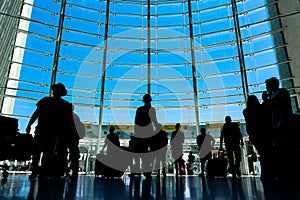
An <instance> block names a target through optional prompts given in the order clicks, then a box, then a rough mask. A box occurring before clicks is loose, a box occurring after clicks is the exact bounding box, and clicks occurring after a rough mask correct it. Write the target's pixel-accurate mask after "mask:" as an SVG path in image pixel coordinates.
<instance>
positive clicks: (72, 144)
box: [66, 104, 85, 177]
mask: <svg viewBox="0 0 300 200" xmlns="http://www.w3.org/2000/svg"><path fill="white" fill-rule="evenodd" d="M71 106H72V110H73V112H72V115H71V118H70V119H69V120H70V121H69V122H68V126H70V127H69V128H68V130H69V131H68V133H67V136H66V143H67V147H68V149H69V158H70V161H71V164H70V168H69V170H72V177H77V176H78V170H79V161H78V159H79V158H80V151H79V146H78V145H79V140H80V139H82V138H83V137H84V135H85V126H84V124H83V123H82V122H81V121H80V118H79V116H78V115H77V114H76V113H75V112H74V106H73V104H71ZM69 170H68V172H69Z"/></svg>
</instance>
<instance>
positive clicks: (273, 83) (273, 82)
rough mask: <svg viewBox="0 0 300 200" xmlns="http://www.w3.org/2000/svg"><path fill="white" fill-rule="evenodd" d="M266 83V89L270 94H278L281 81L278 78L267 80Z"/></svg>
mask: <svg viewBox="0 0 300 200" xmlns="http://www.w3.org/2000/svg"><path fill="white" fill-rule="evenodd" d="M265 83H266V89H267V91H269V92H276V91H277V90H278V89H279V80H278V79H277V78H276V77H272V78H269V79H267V80H266V81H265Z"/></svg>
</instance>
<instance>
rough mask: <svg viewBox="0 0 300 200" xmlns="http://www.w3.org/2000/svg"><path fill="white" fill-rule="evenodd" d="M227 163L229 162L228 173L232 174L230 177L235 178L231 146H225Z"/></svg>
mask: <svg viewBox="0 0 300 200" xmlns="http://www.w3.org/2000/svg"><path fill="white" fill-rule="evenodd" d="M226 151H227V156H228V161H229V173H231V174H232V176H235V175H236V174H235V165H234V156H233V149H232V147H231V146H226Z"/></svg>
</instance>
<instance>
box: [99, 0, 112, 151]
mask: <svg viewBox="0 0 300 200" xmlns="http://www.w3.org/2000/svg"><path fill="white" fill-rule="evenodd" d="M109 8H110V0H107V1H106V15H105V30H104V43H103V62H102V74H101V91H100V111H99V132H98V140H97V147H96V153H99V152H100V141H101V133H102V121H103V102H104V90H105V78H106V58H107V38H108V24H109Z"/></svg>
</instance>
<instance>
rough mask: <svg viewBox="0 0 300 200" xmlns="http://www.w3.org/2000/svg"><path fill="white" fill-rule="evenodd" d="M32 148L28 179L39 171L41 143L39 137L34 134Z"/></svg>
mask: <svg viewBox="0 0 300 200" xmlns="http://www.w3.org/2000/svg"><path fill="white" fill-rule="evenodd" d="M33 142H34V148H33V154H32V163H31V175H30V176H29V179H35V178H36V177H37V175H38V173H39V162H40V159H41V143H40V140H39V138H38V137H37V136H36V137H35V138H34V140H33Z"/></svg>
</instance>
